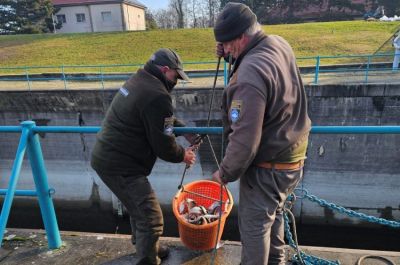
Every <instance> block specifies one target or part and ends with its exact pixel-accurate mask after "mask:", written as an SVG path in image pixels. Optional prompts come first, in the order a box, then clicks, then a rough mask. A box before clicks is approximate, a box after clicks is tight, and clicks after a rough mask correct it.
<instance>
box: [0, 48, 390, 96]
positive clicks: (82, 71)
mask: <svg viewBox="0 0 400 265" xmlns="http://www.w3.org/2000/svg"><path fill="white" fill-rule="evenodd" d="M394 55H395V54H394V53H381V54H367V55H365V54H363V55H336V56H309V57H298V58H297V60H298V61H299V62H300V61H311V64H308V65H310V66H308V67H302V68H301V69H302V72H306V71H307V73H308V74H313V75H314V77H313V80H314V81H313V83H314V84H318V83H319V81H320V76H321V75H323V74H340V73H349V72H351V73H352V75H354V73H360V74H361V76H363V78H362V80H361V79H360V82H364V83H368V82H369V77H370V75H371V73H373V72H377V71H381V72H388V73H389V72H390V73H392V72H393V70H394V72H397V70H398V69H397V68H396V69H393V68H392V65H391V61H392V58H393V56H394ZM383 58H389V61H387V62H377V63H374V62H373V60H374V59H375V60H377V61H382V59H383ZM355 59H357V60H358V61H361V62H359V63H357V64H354V63H352V64H351V65H348V64H342V65H328V64H323V63H324V62H327V61H332V60H334V61H335V62H337V61H340V60H343V62H344V63H348V62H349V61H353V60H355ZM389 63H390V66H389ZM299 64H300V63H299ZM184 65H185V69H186V70H187V71H188V76H189V77H190V78H203V77H213V76H214V75H215V73H214V71H215V69H214V67H215V65H216V61H206V62H187V63H184ZM205 65H208V66H207V67H206V68H207V69H211V70H199V69H202V68H205ZM142 66H143V64H113V65H61V66H21V67H0V81H26V82H27V88H28V90H31V89H32V82H37V81H63V86H64V89H68V82H69V81H83V82H85V81H98V82H100V83H101V87H102V88H103V89H104V87H105V82H106V81H113V80H119V81H123V80H126V79H127V78H128V77H129V76H130V75H131V74H132V73H133V72H134V71H136V70H137V69H138V68H139V67H142ZM191 69H193V70H191ZM303 69H305V70H304V71H303ZM306 69H308V70H306ZM39 70H40V71H39ZM40 72H41V73H43V74H37V73H40ZM7 73H14V74H17V75H15V76H12V75H10V74H9V75H7ZM35 73H36V74H35ZM219 76H221V77H222V76H223V77H224V85H226V84H227V83H228V82H227V80H228V66H227V63H226V62H224V66H223V71H221V72H220V73H219ZM182 84H183V85H185V82H182Z"/></svg>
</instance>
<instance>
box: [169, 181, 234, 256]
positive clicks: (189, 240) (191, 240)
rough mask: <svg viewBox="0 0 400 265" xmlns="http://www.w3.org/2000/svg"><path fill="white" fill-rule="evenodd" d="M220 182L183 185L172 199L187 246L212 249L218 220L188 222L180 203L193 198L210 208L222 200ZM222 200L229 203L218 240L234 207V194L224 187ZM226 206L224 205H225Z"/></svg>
mask: <svg viewBox="0 0 400 265" xmlns="http://www.w3.org/2000/svg"><path fill="white" fill-rule="evenodd" d="M220 197H221V186H220V184H218V183H216V182H214V181H209V180H199V181H194V182H191V183H189V184H186V185H185V186H183V188H182V189H181V190H180V191H178V192H177V193H176V195H175V197H174V199H173V200H172V210H173V212H174V215H175V217H176V219H177V220H178V228H179V236H180V238H181V240H182V242H183V244H184V245H185V246H187V247H188V248H190V249H193V250H210V249H212V248H214V246H215V239H216V237H217V232H218V220H217V221H214V222H211V223H209V224H203V225H195V224H190V223H188V222H187V221H186V220H185V219H183V218H182V217H181V215H180V214H179V205H180V203H181V201H183V200H185V199H186V198H190V199H193V200H195V201H196V202H197V204H199V205H203V206H204V207H206V208H208V207H209V206H210V205H211V204H212V203H214V202H215V201H220ZM222 202H223V204H224V205H225V204H227V206H226V211H225V212H224V213H223V214H222V216H221V226H220V231H219V235H218V241H219V240H220V239H221V235H222V232H223V231H224V226H225V220H226V218H227V217H228V215H229V213H230V212H231V210H232V207H233V199H232V195H231V193H230V192H229V190H228V189H223V192H222ZM223 208H224V207H223Z"/></svg>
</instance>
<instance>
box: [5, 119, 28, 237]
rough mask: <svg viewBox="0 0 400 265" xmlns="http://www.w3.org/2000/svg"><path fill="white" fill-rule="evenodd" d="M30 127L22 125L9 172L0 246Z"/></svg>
mask: <svg viewBox="0 0 400 265" xmlns="http://www.w3.org/2000/svg"><path fill="white" fill-rule="evenodd" d="M29 132H30V127H29V126H27V125H24V124H22V134H21V138H20V140H19V145H18V149H17V154H16V155H15V160H14V164H13V167H12V171H11V176H10V182H9V183H8V189H7V194H6V197H5V198H4V202H3V208H2V209H1V215H0V245H1V243H2V242H3V236H4V230H5V228H6V225H7V220H8V216H9V215H10V209H11V204H12V201H13V198H14V193H15V190H16V187H17V182H18V178H19V174H20V173H21V167H22V162H23V161H24V155H25V151H26V146H27V143H28V136H29Z"/></svg>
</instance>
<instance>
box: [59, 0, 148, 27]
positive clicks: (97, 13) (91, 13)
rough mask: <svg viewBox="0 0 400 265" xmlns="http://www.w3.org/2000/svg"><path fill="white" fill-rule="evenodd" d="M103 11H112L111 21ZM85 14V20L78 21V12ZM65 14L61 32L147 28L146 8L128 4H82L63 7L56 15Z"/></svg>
mask: <svg viewBox="0 0 400 265" xmlns="http://www.w3.org/2000/svg"><path fill="white" fill-rule="evenodd" d="M102 12H111V21H103V18H102V14H101V13H102ZM78 13H83V14H85V19H86V21H85V22H77V19H76V14H78ZM61 14H63V15H65V18H66V23H63V25H62V28H61V29H59V30H58V32H59V33H73V32H105V31H125V30H145V29H146V23H145V13H144V9H141V8H138V7H134V6H130V5H126V4H122V6H121V4H105V5H82V6H68V7H62V8H61V9H60V11H59V12H58V13H57V14H56V15H61Z"/></svg>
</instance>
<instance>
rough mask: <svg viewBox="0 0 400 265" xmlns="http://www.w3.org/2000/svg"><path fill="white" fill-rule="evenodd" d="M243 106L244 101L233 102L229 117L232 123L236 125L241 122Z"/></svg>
mask: <svg viewBox="0 0 400 265" xmlns="http://www.w3.org/2000/svg"><path fill="white" fill-rule="evenodd" d="M242 106H243V101H242V100H232V104H231V108H230V111H229V117H230V119H231V121H232V123H235V122H237V121H238V120H239V118H240V112H241V110H242Z"/></svg>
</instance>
